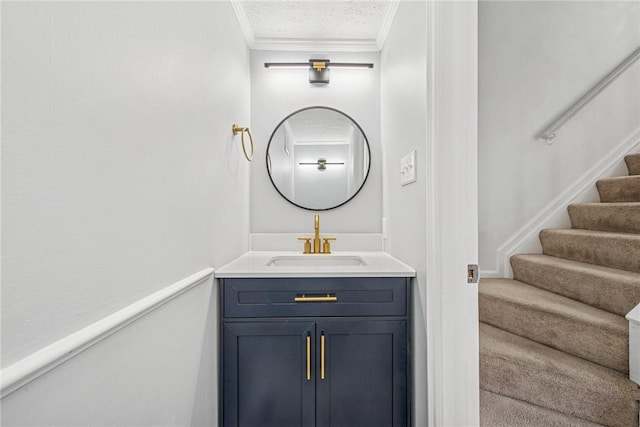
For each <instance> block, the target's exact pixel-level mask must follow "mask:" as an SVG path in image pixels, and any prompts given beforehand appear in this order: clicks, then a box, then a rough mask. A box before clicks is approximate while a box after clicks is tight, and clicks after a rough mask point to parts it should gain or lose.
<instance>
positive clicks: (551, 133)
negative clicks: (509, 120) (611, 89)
mask: <svg viewBox="0 0 640 427" xmlns="http://www.w3.org/2000/svg"><path fill="white" fill-rule="evenodd" d="M638 59H640V47H639V48H637V49H636V50H635V51H634V52H633V53H632V54H631V55H629V56H628V57H627V58H626V59H625V60H624V61H622V62H621V63H620V64H619V65H618V66H617V67H616V68H614V69H613V71H611V72H610V73H609V74H607V75H606V76H605V77H604V78H603V79H602V80H600V81H599V82H598V83H597V84H596V85H595V86H594V87H593V88H591V90H590V91H589V92H587V93H586V94H584V95H583V96H582V98H580V99H579V100H578V101H576V102H575V103H574V104H573V105H572V106H571V107H569V108H568V109H567V111H565V112H564V113H563V114H562V115H561V116H560V117H558V119H557V120H556V121H554V122H553V123H552V124H551V125H549V127H547V128H546V129H545V130H544V131H543V132H542V133H541V134H540V138H542V139H544V140H545V141H546V142H547V144H552V143H553V139H554V138H555V137H556V132H557V131H558V130H559V129H560V128H561V127H562V126H564V124H565V123H567V122H568V121H569V120H571V118H572V117H573V116H575V115H576V114H577V113H578V111H580V110H581V109H582V108H583V107H584V106H585V105H587V104H588V103H589V102H590V101H591V100H592V99H593V98H595V97H596V96H597V95H598V94H599V93H600V92H602V91H603V90H604V89H605V88H606V87H607V86H609V85H610V84H611V83H613V81H614V80H615V79H617V78H618V77H620V75H622V74H623V73H624V72H625V71H627V69H628V68H629V67H631V66H632V65H633V64H634V63H635V62H636V61H637V60H638Z"/></svg>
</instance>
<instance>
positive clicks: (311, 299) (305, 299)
mask: <svg viewBox="0 0 640 427" xmlns="http://www.w3.org/2000/svg"><path fill="white" fill-rule="evenodd" d="M293 300H294V301H295V302H332V301H338V297H337V296H335V295H333V296H332V295H329V294H327V296H326V297H325V296H315V297H308V296H306V295H302V296H299V297H295V298H294V299H293Z"/></svg>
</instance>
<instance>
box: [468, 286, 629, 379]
mask: <svg viewBox="0 0 640 427" xmlns="http://www.w3.org/2000/svg"><path fill="white" fill-rule="evenodd" d="M478 293H479V310H480V321H481V322H484V323H487V324H489V325H492V326H495V327H498V328H500V329H503V330H505V331H508V332H511V333H513V334H516V335H520V336H522V337H525V338H528V339H530V340H533V341H536V342H539V343H542V344H545V345H548V346H550V347H553V348H555V349H558V350H561V351H564V352H566V353H569V354H573V355H574V356H578V357H581V358H583V359H586V360H589V361H592V362H594V363H597V364H599V365H602V366H606V367H608V368H612V369H615V370H617V371H620V372H625V373H626V372H628V371H629V326H628V322H627V320H626V319H625V318H624V317H622V316H618V315H615V314H612V313H609V312H607V311H603V310H600V309H597V308H595V307H591V306H588V305H586V304H583V303H581V302H578V301H574V300H572V299H570V298H567V297H564V296H562V295H558V294H554V293H552V292H549V291H545V290H544V289H540V288H536V287H534V286H530V285H527V284H525V283H522V282H519V281H517V280H512V279H482V280H481V281H480V284H479V287H478Z"/></svg>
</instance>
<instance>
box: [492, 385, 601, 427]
mask: <svg viewBox="0 0 640 427" xmlns="http://www.w3.org/2000/svg"><path fill="white" fill-rule="evenodd" d="M480 426H483V427H484V426H486V427H532V426H545V427H577V426H580V427H598V426H602V424H596V423H592V422H589V421H587V420H583V419H580V418H575V417H572V416H570V415H566V414H563V413H560V412H557V411H552V410H551V409H547V408H542V407H540V406H536V405H532V404H530V403H527V402H523V401H521V400H516V399H512V398H510V397H507V396H502V395H500V394H496V393H492V392H490V391H487V390H482V389H481V390H480Z"/></svg>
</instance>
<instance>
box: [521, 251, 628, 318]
mask: <svg viewBox="0 0 640 427" xmlns="http://www.w3.org/2000/svg"><path fill="white" fill-rule="evenodd" d="M511 266H512V268H513V275H514V279H516V280H519V281H521V282H524V283H528V284H530V285H533V286H536V287H538V288H541V289H545V290H547V291H551V292H555V293H557V294H560V295H564V296H566V297H569V298H571V299H574V300H577V301H580V302H583V303H585V304H589V305H591V306H593V307H597V308H600V309H602V310H606V311H609V312H611V313H615V314H617V315H620V316H624V315H626V314H627V313H628V312H629V311H630V310H631V309H632V308H633V307H635V306H636V304H638V303H640V273H635V272H631V271H624V270H620V269H616V268H609V267H603V266H599V265H594V264H587V263H583V262H578V261H572V260H568V259H563V258H558V257H552V256H548V255H540V254H518V255H514V256H512V257H511Z"/></svg>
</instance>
